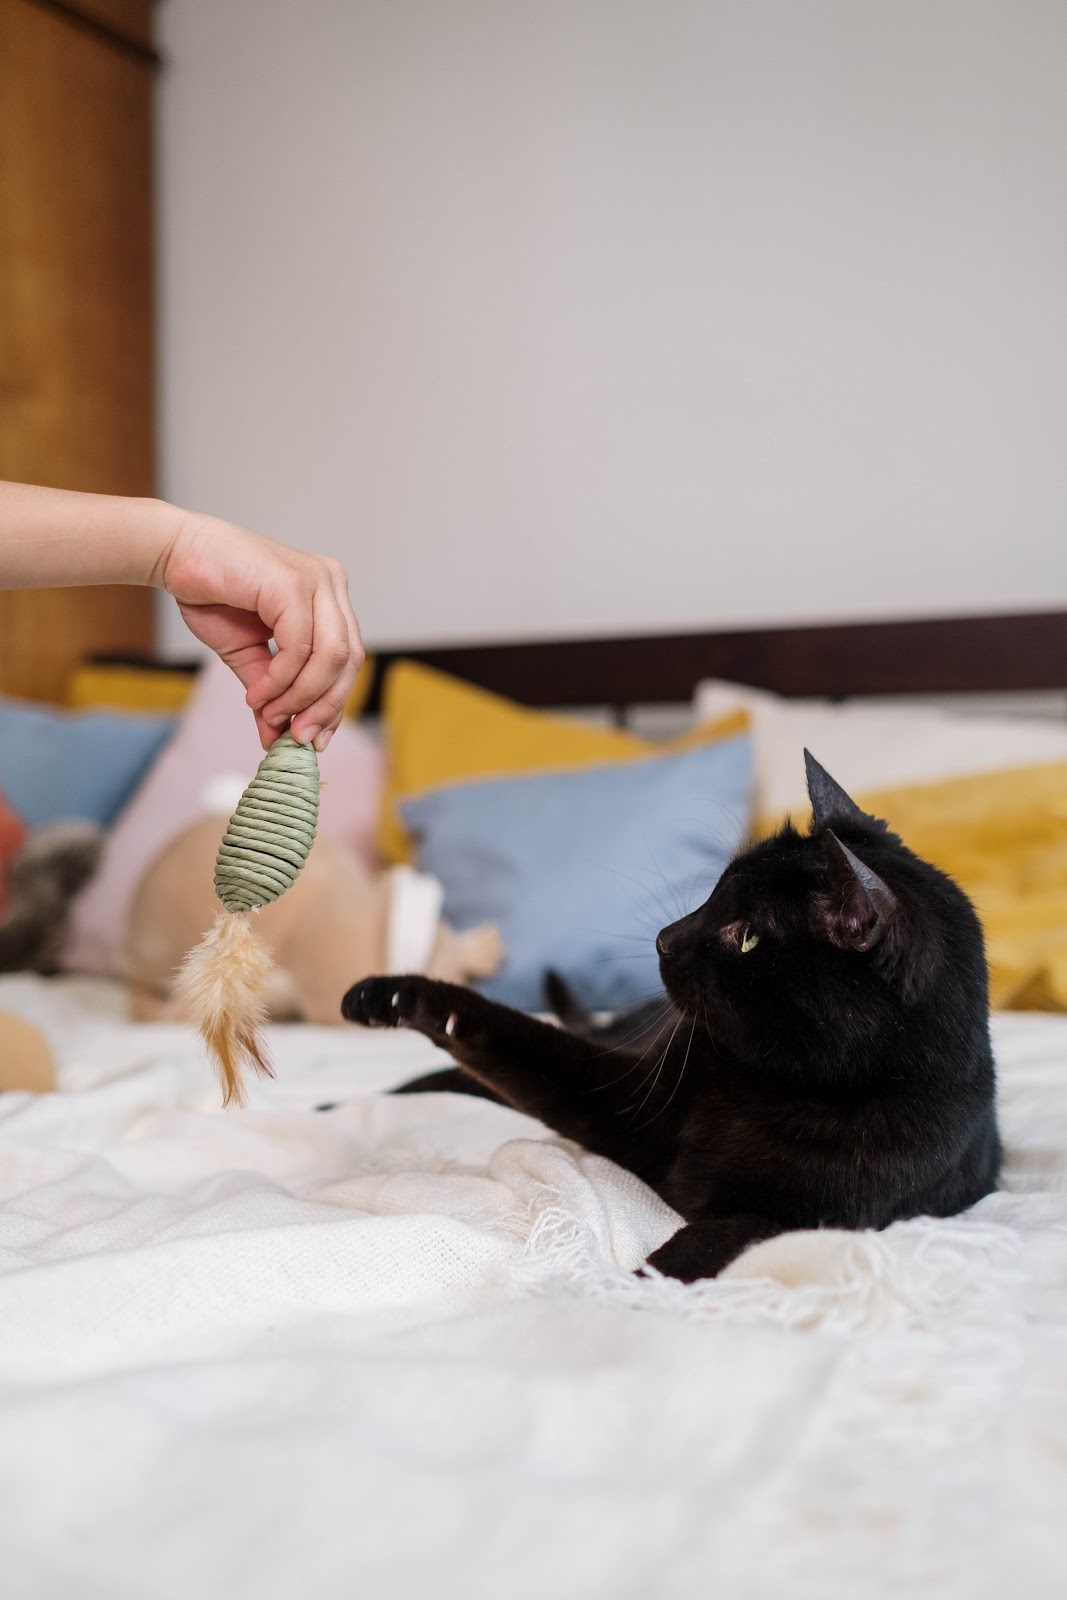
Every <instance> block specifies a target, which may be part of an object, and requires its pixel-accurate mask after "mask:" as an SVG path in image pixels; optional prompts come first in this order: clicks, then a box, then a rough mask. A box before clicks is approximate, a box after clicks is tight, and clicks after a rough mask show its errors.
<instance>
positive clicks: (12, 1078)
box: [0, 1011, 56, 1094]
mask: <svg viewBox="0 0 1067 1600" xmlns="http://www.w3.org/2000/svg"><path fill="white" fill-rule="evenodd" d="M55 1086H56V1068H55V1062H54V1061H53V1060H52V1052H51V1050H50V1049H49V1048H48V1043H47V1041H46V1039H45V1037H44V1034H43V1033H41V1031H40V1029H38V1028H35V1027H34V1026H33V1024H32V1023H31V1022H26V1021H25V1019H24V1018H22V1017H16V1016H14V1015H13V1014H12V1013H11V1012H10V1011H0V1090H5V1089H28V1090H29V1091H30V1092H31V1093H32V1094H49V1093H51V1091H52V1090H53V1089H54V1088H55Z"/></svg>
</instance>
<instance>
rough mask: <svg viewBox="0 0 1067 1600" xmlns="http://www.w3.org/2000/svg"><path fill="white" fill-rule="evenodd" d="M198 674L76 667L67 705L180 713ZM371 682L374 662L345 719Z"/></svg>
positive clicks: (358, 707) (356, 711)
mask: <svg viewBox="0 0 1067 1600" xmlns="http://www.w3.org/2000/svg"><path fill="white" fill-rule="evenodd" d="M196 678H197V674H196V673H195V672H178V671H176V670H175V669H174V668H172V667H109V666H93V665H91V664H90V665H86V666H81V667H76V668H75V669H74V671H73V672H72V673H71V677H70V682H69V684H68V685H67V705H68V706H70V707H71V708H72V709H73V710H75V711H83V710H85V709H87V708H90V707H94V706H114V707H115V708H116V709H117V710H121V711H181V710H182V708H183V707H184V705H185V703H186V701H187V700H188V698H189V696H190V695H191V694H192V692H193V686H194V684H195V683H196ZM373 682H374V658H373V657H372V656H368V657H367V659H366V661H364V663H363V666H362V667H361V669H360V673H359V676H358V678H357V679H356V681H355V683H354V684H353V685H352V692H351V694H350V695H349V697H348V702H347V704H346V706H345V716H346V717H358V716H359V715H360V713H361V712H362V710H363V707H364V706H365V705H366V703H367V696H368V695H369V694H370V691H371V685H372V683H373Z"/></svg>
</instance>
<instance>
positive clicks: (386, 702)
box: [381, 661, 748, 863]
mask: <svg viewBox="0 0 1067 1600" xmlns="http://www.w3.org/2000/svg"><path fill="white" fill-rule="evenodd" d="M382 715H383V719H384V723H385V738H386V751H387V778H386V790H385V795H384V797H383V801H382V822H381V847H382V854H383V855H384V856H385V858H386V860H387V861H388V862H390V863H397V862H405V861H410V860H411V859H412V856H413V850H412V846H411V840H410V839H409V837H408V834H407V831H406V829H405V828H404V824H403V821H402V819H401V817H400V813H399V811H398V810H397V804H398V802H399V801H401V800H407V799H411V798H412V797H413V796H415V795H420V794H425V793H426V792H427V791H428V790H430V789H438V788H441V787H442V786H444V785H445V784H452V783H471V782H474V781H476V780H477V779H479V778H507V777H515V776H518V775H519V774H520V773H531V772H569V771H572V770H574V769H576V768H579V767H595V766H609V765H611V764H612V763H614V762H623V761H640V760H644V759H647V758H648V757H650V756H657V755H675V754H678V753H679V752H680V751H683V750H692V749H696V748H697V747H698V746H700V745H704V744H710V743H711V742H712V741H714V740H716V739H726V738H729V737H731V736H732V735H735V734H738V733H743V732H744V731H745V730H746V728H747V727H748V716H747V713H746V712H744V711H738V712H733V713H731V714H730V715H729V716H727V717H723V718H720V719H719V720H718V721H717V722H713V723H707V724H705V725H703V726H702V727H699V728H695V729H693V730H692V731H690V732H689V733H686V734H685V735H683V737H681V738H679V739H671V740H667V741H664V742H663V743H653V742H652V741H651V740H648V739H639V738H638V737H637V735H636V734H633V733H629V732H627V731H626V730H625V729H622V728H599V727H597V726H595V724H592V723H589V722H579V721H572V720H570V719H568V718H566V717H560V716H550V715H548V714H547V713H546V712H544V711H534V710H531V709H530V708H529V707H527V706H520V705H517V704H516V703H515V702H514V701H513V700H508V699H506V698H505V697H504V696H503V695H498V694H491V693H490V692H489V690H488V689H477V688H475V687H474V686H473V685H471V684H469V683H464V682H463V681H462V680H461V679H459V678H453V677H452V676H451V675H450V674H448V673H445V672H438V671H436V670H435V669H434V668H432V667H424V666H422V665H420V664H419V663H418V662H414V661H398V662H397V663H396V665H395V666H394V667H392V668H391V669H390V671H389V675H388V677H387V678H386V680H385V687H384V693H383V697H382Z"/></svg>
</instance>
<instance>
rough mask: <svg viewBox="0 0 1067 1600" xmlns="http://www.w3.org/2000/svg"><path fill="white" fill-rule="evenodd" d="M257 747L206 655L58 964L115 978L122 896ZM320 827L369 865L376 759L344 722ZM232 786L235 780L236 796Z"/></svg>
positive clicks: (221, 672) (228, 677) (128, 895)
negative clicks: (178, 719)
mask: <svg viewBox="0 0 1067 1600" xmlns="http://www.w3.org/2000/svg"><path fill="white" fill-rule="evenodd" d="M262 756H263V751H262V748H261V746H260V743H259V736H258V734H257V733H256V725H255V723H254V721H253V719H252V713H251V712H250V711H249V709H248V707H247V706H246V705H245V701H244V690H243V689H242V688H241V685H240V684H239V683H238V681H237V679H236V678H235V677H234V675H233V673H232V672H231V671H230V669H229V668H228V667H226V666H224V665H223V664H222V662H221V661H220V660H219V659H218V658H217V657H215V656H213V657H212V658H211V659H210V661H208V663H207V665H206V666H205V667H204V669H203V671H202V672H201V674H200V677H199V679H198V681H197V685H196V688H195V690H194V691H193V694H192V696H191V698H190V700H189V702H188V704H187V706H186V708H185V712H184V714H183V716H182V721H181V725H180V727H179V728H178V731H177V733H176V734H175V735H174V737H173V739H171V741H170V743H169V744H168V745H167V746H166V747H165V748H164V750H163V753H162V754H161V755H160V757H159V760H158V761H157V762H156V763H155V765H154V766H153V768H152V770H151V771H150V772H149V774H148V776H147V778H145V780H144V782H143V783H142V784H141V787H140V788H139V789H138V790H137V792H136V794H135V795H134V797H133V799H132V800H131V801H130V803H129V805H128V806H127V807H126V809H125V810H124V811H123V812H122V814H121V815H120V817H119V819H118V821H117V822H116V823H115V826H114V827H113V828H112V830H111V832H110V834H109V835H108V838H107V843H106V845H105V848H104V855H103V860H102V862H101V865H100V869H99V871H98V872H97V874H96V876H95V877H94V878H93V880H92V882H91V883H89V884H88V885H87V887H86V888H85V889H84V890H83V891H82V893H81V894H80V895H79V896H78V897H77V899H76V900H75V902H74V906H73V910H72V919H71V928H70V933H69V935H68V938H67V945H66V949H65V951H64V954H63V965H64V966H65V967H66V968H67V969H68V970H72V971H77V972H92V973H99V974H101V975H103V976H107V977H110V976H114V975H116V974H117V973H118V957H119V952H120V950H121V947H122V939H123V934H124V931H125V926H126V916H127V913H128V911H129V906H130V901H131V900H132V899H133V895H134V892H135V890H136V888H137V885H138V883H139V882H140V880H141V876H142V874H143V873H144V871H145V868H146V867H147V866H148V865H149V864H150V862H152V861H153V860H154V859H155V857H156V856H157V855H158V854H159V852H160V851H161V850H162V849H163V847H164V845H166V844H168V843H169V841H170V840H171V839H173V838H174V836H175V834H178V833H180V832H181V831H182V829H183V828H186V827H188V826H189V824H190V823H192V822H195V821H196V819H197V818H198V817H200V816H202V815H203V814H204V812H205V811H206V810H208V809H210V807H209V805H208V803H206V800H205V796H206V795H207V794H208V793H209V791H210V790H211V788H212V786H214V787H215V789H216V790H217V789H219V788H220V787H221V788H222V789H225V788H226V787H227V782H226V781H227V780H230V779H232V780H236V779H238V778H239V779H240V780H241V784H244V783H247V782H248V780H249V779H250V778H251V777H252V775H253V774H254V772H255V770H256V768H257V766H258V765H259V763H260V760H261V759H262ZM321 761H322V782H323V785H324V787H323V790H322V794H321V797H320V802H319V830H320V832H322V833H328V834H331V835H332V836H333V838H335V839H340V840H343V841H344V842H345V843H346V844H349V845H351V847H352V848H353V850H355V851H356V852H357V853H358V854H359V855H360V856H362V858H363V859H364V860H365V861H366V862H367V863H368V865H375V864H376V863H377V831H378V811H379V807H380V804H381V797H382V783H383V774H384V763H383V757H382V752H381V750H380V749H379V747H378V745H376V744H375V742H374V740H373V739H371V738H370V736H369V735H368V734H366V733H365V732H364V731H363V730H362V729H361V728H358V727H356V725H355V724H354V723H352V722H344V723H342V725H341V727H339V728H338V730H337V732H336V733H335V734H334V736H333V739H332V740H331V741H330V747H329V749H328V750H327V751H326V752H325V754H324V755H323V756H322V758H321ZM240 786H241V785H239V784H236V783H235V784H234V787H236V788H237V790H238V792H239V789H240Z"/></svg>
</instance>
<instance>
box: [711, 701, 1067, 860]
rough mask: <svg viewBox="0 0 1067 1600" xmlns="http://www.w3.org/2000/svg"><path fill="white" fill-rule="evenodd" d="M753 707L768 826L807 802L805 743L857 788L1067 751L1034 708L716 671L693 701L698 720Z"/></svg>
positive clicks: (1066, 742) (1059, 731) (758, 797)
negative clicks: (732, 678)
mask: <svg viewBox="0 0 1067 1600" xmlns="http://www.w3.org/2000/svg"><path fill="white" fill-rule="evenodd" d="M738 710H744V711H747V712H748V714H749V716H750V718H751V726H752V738H753V748H754V757H753V759H754V772H755V778H754V784H755V789H754V799H753V804H754V807H755V811H756V815H757V817H758V818H759V819H760V828H761V831H763V830H764V829H765V828H766V827H767V826H768V825H770V824H772V823H775V822H776V821H777V820H778V819H779V818H780V817H781V816H782V815H783V814H784V813H785V812H787V811H791V812H793V813H794V814H795V815H805V814H807V812H808V811H809V809H810V807H809V804H808V797H807V785H806V782H805V775H804V748H805V746H806V747H807V748H808V749H809V750H810V751H811V752H812V754H813V755H814V756H816V757H817V758H818V760H819V761H820V762H821V763H822V765H823V766H824V767H825V768H826V770H827V771H828V772H830V773H832V774H833V776H834V777H835V778H836V779H837V781H838V783H840V784H841V785H842V786H843V787H844V788H845V789H847V790H848V792H849V793H850V794H859V793H862V791H863V790H865V789H888V788H896V787H899V786H902V785H910V784H918V783H932V782H935V781H938V780H940V779H943V778H954V777H961V776H964V775H966V774H968V773H978V772H992V771H995V770H997V769H1000V768H1010V767H1024V766H1030V765H1036V764H1038V763H1043V762H1053V761H1067V727H1060V726H1058V725H1057V724H1055V723H1052V722H1048V723H1045V722H1042V721H1039V720H1038V719H1037V718H1029V719H1027V718H1023V717H1007V716H1003V717H995V716H962V715H959V714H953V713H951V712H947V711H938V710H934V709H932V708H930V707H927V706H914V707H913V706H900V705H878V704H872V703H871V702H870V701H863V702H858V701H852V702H846V703H845V704H843V705H834V704H833V703H832V702H830V701H827V700H788V699H786V698H784V697H783V696H781V695H776V694H769V693H767V692H766V691H765V690H762V689H750V688H748V687H746V686H744V685H741V684H735V683H725V682H722V681H721V680H719V679H709V680H708V681H707V682H705V683H702V684H700V685H698V687H697V690H696V694H695V697H694V701H693V711H694V716H695V717H696V718H697V720H698V721H703V720H704V719H706V718H708V717H719V716H723V715H725V714H726V713H727V712H729V711H738Z"/></svg>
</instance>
